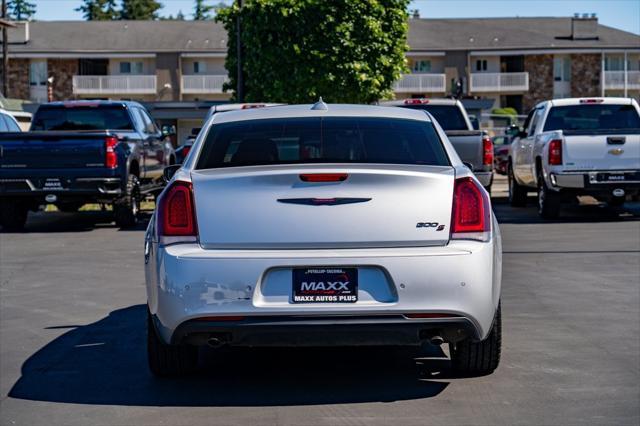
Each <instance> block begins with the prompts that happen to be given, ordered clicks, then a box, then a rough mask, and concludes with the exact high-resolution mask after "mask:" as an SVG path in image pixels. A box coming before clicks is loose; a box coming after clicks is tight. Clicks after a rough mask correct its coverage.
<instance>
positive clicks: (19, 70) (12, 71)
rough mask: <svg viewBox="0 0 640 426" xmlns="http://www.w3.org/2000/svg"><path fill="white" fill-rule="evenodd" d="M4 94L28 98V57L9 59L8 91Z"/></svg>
mask: <svg viewBox="0 0 640 426" xmlns="http://www.w3.org/2000/svg"><path fill="white" fill-rule="evenodd" d="M0 81H1V80H0ZM1 89H2V88H1V87H0V90H1ZM4 96H5V97H7V98H15V99H29V96H30V90H29V59H18V58H11V59H9V81H8V93H4Z"/></svg>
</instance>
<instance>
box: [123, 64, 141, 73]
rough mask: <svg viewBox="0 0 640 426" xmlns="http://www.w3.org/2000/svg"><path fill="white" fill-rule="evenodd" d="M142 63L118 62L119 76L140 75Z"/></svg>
mask: <svg viewBox="0 0 640 426" xmlns="http://www.w3.org/2000/svg"><path fill="white" fill-rule="evenodd" d="M142 69H143V64H142V62H120V74H142Z"/></svg>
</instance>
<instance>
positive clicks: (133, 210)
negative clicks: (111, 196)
mask: <svg viewBox="0 0 640 426" xmlns="http://www.w3.org/2000/svg"><path fill="white" fill-rule="evenodd" d="M139 211H140V184H139V183H138V178H137V176H136V175H129V178H128V179H127V187H126V189H125V194H124V196H123V197H122V198H121V199H120V200H118V201H116V202H115V203H114V205H113V212H114V213H115V216H116V225H118V226H119V227H120V228H130V227H132V226H135V225H136V224H137V223H138V213H139Z"/></svg>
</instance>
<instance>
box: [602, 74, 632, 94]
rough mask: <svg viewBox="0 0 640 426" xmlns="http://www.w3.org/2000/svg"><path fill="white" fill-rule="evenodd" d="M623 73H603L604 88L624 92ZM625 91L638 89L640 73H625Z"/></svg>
mask: <svg viewBox="0 0 640 426" xmlns="http://www.w3.org/2000/svg"><path fill="white" fill-rule="evenodd" d="M624 74H625V72H624V71H605V72H604V88H605V89H618V90H624ZM627 89H640V71H627Z"/></svg>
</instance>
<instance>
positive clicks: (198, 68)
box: [193, 61, 206, 74]
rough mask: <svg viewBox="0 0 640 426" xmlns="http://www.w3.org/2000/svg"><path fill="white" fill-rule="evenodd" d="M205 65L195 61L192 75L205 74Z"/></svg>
mask: <svg viewBox="0 0 640 426" xmlns="http://www.w3.org/2000/svg"><path fill="white" fill-rule="evenodd" d="M205 69H206V67H205V63H204V62H200V61H195V62H194V63H193V73H194V74H202V73H204V72H205Z"/></svg>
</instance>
